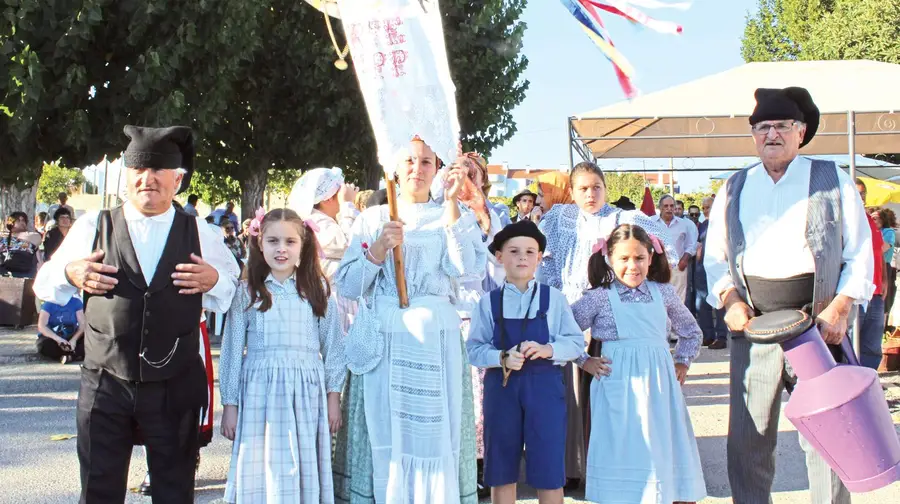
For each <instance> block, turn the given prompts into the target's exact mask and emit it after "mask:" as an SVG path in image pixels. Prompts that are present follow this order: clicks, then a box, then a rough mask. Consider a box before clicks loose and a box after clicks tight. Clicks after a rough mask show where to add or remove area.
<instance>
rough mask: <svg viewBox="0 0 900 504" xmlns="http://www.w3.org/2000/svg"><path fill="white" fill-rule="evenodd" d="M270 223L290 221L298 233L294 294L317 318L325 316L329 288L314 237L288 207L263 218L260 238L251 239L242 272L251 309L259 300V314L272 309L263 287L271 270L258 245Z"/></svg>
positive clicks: (270, 297)
mask: <svg viewBox="0 0 900 504" xmlns="http://www.w3.org/2000/svg"><path fill="white" fill-rule="evenodd" d="M273 222H290V223H291V224H293V225H295V226H296V227H297V231H298V232H299V233H300V241H301V245H300V265H299V266H298V267H296V268H295V269H294V279H295V281H296V284H297V294H299V295H300V297H301V298H302V299H305V300H306V301H307V302H308V303H309V304H310V306H312V311H313V313H314V314H315V315H316V316H317V317H324V316H325V311H326V310H327V309H328V297H329V296H330V295H331V288H330V287H329V286H328V281H327V280H326V279H325V274H324V273H323V272H322V266H321V264H319V249H318V244H317V243H316V235H315V233H313V231H312V229H310V228H309V226H307V225H306V224H305V223H304V222H303V219H301V218H300V216H299V215H297V212H294V211H293V210H289V209H287V208H277V209H275V210H272V211H270V212H269V213H267V214H266V216H265V217H263V220H262V223H261V224H260V227H259V236H253V237H251V239H250V240H249V241H250V259H249V261H248V264H247V269H246V270H245V275H246V279H247V288H248V289H249V291H250V305H249V306H248V307H247V309H250V307H252V306H253V305H254V304H256V302H257V301H260V305H259V311H261V312H264V311H267V310H268V309H269V308H271V307H272V294H271V293H270V292H269V289H267V288H266V278H268V276H269V273H271V272H272V268H270V267H269V264H268V263H267V262H266V259H265V257H264V256H263V253H262V249H260V246H259V242H260V240H262V238H263V236H265V234H266V227H268V225H269V224H271V223H273Z"/></svg>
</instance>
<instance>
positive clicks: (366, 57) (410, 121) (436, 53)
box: [337, 0, 459, 174]
mask: <svg viewBox="0 0 900 504" xmlns="http://www.w3.org/2000/svg"><path fill="white" fill-rule="evenodd" d="M337 4H338V8H339V10H340V15H341V20H342V22H343V25H344V32H345V33H346V34H347V39H348V42H349V44H350V55H351V58H352V59H353V67H354V69H355V70H356V76H357V78H358V80H359V87H360V89H361V90H362V94H363V98H364V99H365V103H366V109H367V110H368V113H369V119H370V120H371V122H372V130H373V131H374V133H375V142H376V144H377V145H378V161H379V163H380V164H381V165H382V166H383V167H384V169H385V170H386V171H387V172H388V173H389V174H392V173H393V170H394V166H395V164H396V162H397V158H396V156H397V154H398V153H399V152H401V151H402V150H404V149H407V148H408V147H409V142H410V140H412V138H413V137H415V136H418V137H421V138H422V140H424V141H425V143H427V144H428V145H429V146H430V147H431V149H432V150H433V151H434V152H435V154H437V156H438V157H439V158H441V159H443V160H444V161H446V162H448V163H449V162H451V161H452V160H454V159H455V158H456V150H457V149H456V144H457V141H458V140H459V120H458V119H457V111H456V87H455V86H454V84H453V80H452V79H451V77H450V64H449V62H448V60H447V50H446V47H445V45H444V30H443V27H442V25H441V13H440V10H439V8H438V2H437V1H436V0H380V1H377V2H373V1H371V0H337Z"/></svg>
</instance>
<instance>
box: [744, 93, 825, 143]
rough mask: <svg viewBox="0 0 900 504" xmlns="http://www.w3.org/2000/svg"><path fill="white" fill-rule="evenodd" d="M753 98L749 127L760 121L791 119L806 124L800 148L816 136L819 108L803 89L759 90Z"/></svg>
mask: <svg viewBox="0 0 900 504" xmlns="http://www.w3.org/2000/svg"><path fill="white" fill-rule="evenodd" d="M753 96H754V97H755V98H756V108H755V109H753V115H751V116H750V125H751V126H752V125H754V124H756V123H759V122H762V121H781V120H785V119H793V120H795V121H800V122H802V123H804V124H806V134H805V135H803V141H802V142H800V147H803V146H805V145H806V144H808V143H809V142H810V141H812V139H813V137H814V136H816V130H818V129H819V108H818V107H816V104H815V103H814V102H813V99H812V96H810V94H809V91H807V90H806V89H805V88H802V87H787V88H784V89H767V88H759V89H757V90H756V92H755V93H754V94H753Z"/></svg>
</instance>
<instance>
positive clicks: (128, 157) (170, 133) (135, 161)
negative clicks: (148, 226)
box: [123, 125, 194, 193]
mask: <svg viewBox="0 0 900 504" xmlns="http://www.w3.org/2000/svg"><path fill="white" fill-rule="evenodd" d="M125 134H126V135H128V138H130V139H131V142H129V143H128V148H126V149H125V154H124V159H123V160H124V161H125V167H126V168H150V169H153V170H175V169H178V168H183V169H184V170H185V171H186V172H187V173H185V174H184V179H182V181H181V189H179V191H178V192H179V193H181V192H183V191H185V190H187V188H188V186H190V185H191V175H192V174H193V173H194V134H193V132H192V131H191V129H190V128H188V127H186V126H170V127H168V128H144V127H141V126H132V125H128V126H125Z"/></svg>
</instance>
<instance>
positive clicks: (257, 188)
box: [240, 159, 271, 221]
mask: <svg viewBox="0 0 900 504" xmlns="http://www.w3.org/2000/svg"><path fill="white" fill-rule="evenodd" d="M270 164H271V163H269V161H268V160H267V159H262V160H259V161H258V162H257V163H256V164H255V165H254V166H253V168H252V169H251V170H250V171H249V172H248V173H247V174H246V176H244V177H242V178H241V181H240V182H241V221H243V220H244V219H250V218H253V214H254V213H255V212H256V209H257V208H259V207H261V206H263V196H264V195H265V192H266V183H267V182H268V178H269V165H270Z"/></svg>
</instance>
